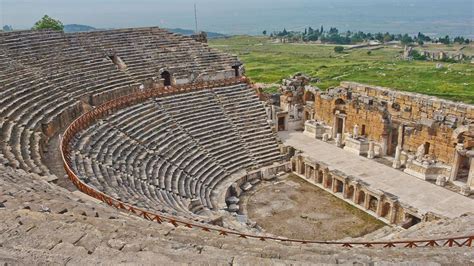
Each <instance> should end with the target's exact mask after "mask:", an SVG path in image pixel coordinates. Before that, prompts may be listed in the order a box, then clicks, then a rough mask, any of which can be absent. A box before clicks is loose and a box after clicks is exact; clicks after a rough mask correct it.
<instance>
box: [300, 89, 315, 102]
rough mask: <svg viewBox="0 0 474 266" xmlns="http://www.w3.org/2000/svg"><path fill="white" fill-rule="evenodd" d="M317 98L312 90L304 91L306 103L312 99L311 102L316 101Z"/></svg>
mask: <svg viewBox="0 0 474 266" xmlns="http://www.w3.org/2000/svg"><path fill="white" fill-rule="evenodd" d="M315 99H316V97H315V96H314V93H312V92H311V91H305V92H304V97H303V100H304V103H305V104H306V102H308V101H310V102H314V101H315Z"/></svg>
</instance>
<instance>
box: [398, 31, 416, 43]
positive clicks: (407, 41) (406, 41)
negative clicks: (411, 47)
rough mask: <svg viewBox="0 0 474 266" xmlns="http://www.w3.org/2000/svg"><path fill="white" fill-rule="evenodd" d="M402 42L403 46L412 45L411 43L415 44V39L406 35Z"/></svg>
mask: <svg viewBox="0 0 474 266" xmlns="http://www.w3.org/2000/svg"><path fill="white" fill-rule="evenodd" d="M400 42H401V43H402V44H410V43H412V42H413V38H412V37H410V36H408V34H406V33H405V34H404V35H403V36H402V38H401V39H400Z"/></svg>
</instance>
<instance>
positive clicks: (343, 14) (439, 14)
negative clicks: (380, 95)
mask: <svg viewBox="0 0 474 266" xmlns="http://www.w3.org/2000/svg"><path fill="white" fill-rule="evenodd" d="M194 3H197V7H198V19H199V26H200V29H203V30H208V31H217V32H223V33H250V34H256V33H259V32H261V31H262V30H263V29H267V30H269V31H272V30H276V29H281V28H283V27H286V28H287V29H295V30H297V29H302V28H303V27H306V26H308V25H313V26H318V25H321V24H324V25H326V26H328V27H329V26H337V27H339V28H341V29H350V30H365V31H372V32H374V31H379V30H380V31H383V30H385V31H392V32H397V31H398V32H408V33H411V32H412V31H413V32H417V31H423V32H425V33H430V32H434V33H443V32H444V31H448V32H459V33H462V34H465V35H472V34H473V33H472V32H473V28H474V22H473V21H474V18H473V13H474V8H473V5H474V4H473V3H474V0H284V1H283V0H260V1H258V0H169V1H162V0H135V1H126V0H123V1H118V0H80V1H79V0H61V1H60V0H48V1H46V0H0V24H1V25H3V24H9V25H13V28H15V29H26V28H30V27H31V26H32V25H33V24H34V22H35V21H37V20H38V19H39V18H41V17H42V16H43V15H44V14H48V15H50V16H52V17H55V18H58V19H60V20H61V21H62V22H63V23H64V24H70V23H76V24H86V25H91V26H94V27H99V28H122V27H138V26H161V27H167V28H175V27H181V28H187V29H193V28H194V11H193V5H194Z"/></svg>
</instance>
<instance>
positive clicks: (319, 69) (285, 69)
mask: <svg viewBox="0 0 474 266" xmlns="http://www.w3.org/2000/svg"><path fill="white" fill-rule="evenodd" d="M209 44H210V46H211V47H214V48H217V49H220V50H222V51H224V52H227V53H231V54H235V55H237V56H238V57H239V58H240V59H241V60H242V61H243V62H244V64H245V66H246V70H247V73H246V75H247V76H248V77H250V78H251V79H252V81H255V82H263V83H279V82H280V81H281V79H282V78H285V77H288V76H290V75H292V74H294V73H296V72H303V73H306V74H308V75H310V76H312V77H318V78H320V79H321V83H318V84H316V85H317V86H318V87H320V88H321V89H326V88H329V87H333V86H337V85H338V84H339V83H340V82H341V81H355V82H361V83H366V84H371V85H378V86H385V87H390V88H396V89H399V90H404V91H411V92H419V93H424V94H428V95H433V96H438V97H441V98H445V99H450V100H455V101H464V102H467V103H474V65H472V64H469V63H455V64H450V63H442V64H443V65H444V67H443V68H442V69H436V62H424V61H423V62H422V61H411V62H408V61H403V60H400V59H399V55H400V54H401V52H402V49H401V48H392V47H390V48H389V47H387V48H383V49H379V50H373V51H372V53H371V55H367V49H353V50H345V52H344V53H335V52H334V46H332V45H314V44H281V43H272V42H271V41H270V40H269V39H268V38H265V37H251V36H235V37H232V38H227V39H214V40H211V41H210V42H209ZM468 49H471V47H470V46H469V47H468Z"/></svg>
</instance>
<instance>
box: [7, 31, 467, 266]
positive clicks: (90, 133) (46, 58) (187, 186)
mask: <svg viewBox="0 0 474 266" xmlns="http://www.w3.org/2000/svg"><path fill="white" fill-rule="evenodd" d="M309 81H310V80H309V78H307V77H306V76H304V75H303V74H297V75H295V76H294V77H291V78H288V79H285V80H283V82H282V85H281V88H280V94H278V95H266V94H263V93H261V90H260V89H259V88H257V87H256V86H255V85H254V84H252V82H251V81H250V80H249V79H248V78H246V77H245V68H244V65H243V63H242V62H240V61H239V60H238V59H237V58H236V57H235V56H231V55H228V54H225V53H222V52H219V51H218V50H215V49H213V48H210V47H209V46H208V45H207V44H206V37H205V35H203V34H197V35H194V36H192V37H186V36H181V35H178V34H174V33H170V32H168V31H166V30H163V29H160V28H156V27H152V28H134V29H119V30H107V31H94V32H87V33H63V32H57V31H49V30H46V31H15V32H8V33H6V32H5V33H0V128H1V134H0V177H1V178H0V184H1V186H0V215H1V216H2V218H3V220H4V222H3V224H2V225H0V261H2V262H3V261H5V263H6V264H10V263H13V264H15V263H20V264H23V263H25V264H26V263H35V264H36V263H40V264H42V263H53V264H56V263H68V262H71V263H75V264H80V263H86V264H87V263H99V262H109V263H127V262H128V263H130V262H135V263H137V262H138V263H150V262H152V261H153V262H164V261H173V262H177V263H178V262H181V263H183V262H187V263H189V262H194V263H209V262H217V263H219V264H233V263H237V264H239V263H240V264H250V263H257V264H261V263H263V264H269V263H285V264H292V263H308V262H309V263H311V262H315V261H318V262H325V263H358V262H361V263H369V262H376V261H401V260H410V261H414V262H416V261H420V260H421V261H427V260H428V261H433V262H441V263H452V262H459V263H466V262H472V260H474V255H473V253H472V248H471V246H472V241H473V239H474V233H473V232H474V227H473V226H474V223H472V221H473V220H474V215H473V214H472V213H474V204H473V199H472V198H473V195H472V194H473V193H472V191H474V150H473V147H474V106H472V105H468V104H464V103H456V102H450V101H446V100H441V99H437V98H434V97H428V96H423V95H419V94H413V93H406V92H401V91H397V90H394V89H389V88H381V87H376V86H369V85H363V84H356V83H351V82H342V83H341V84H340V86H337V87H335V88H331V89H329V90H327V91H322V90H320V89H318V88H317V87H314V86H311V85H309V84H310V83H309ZM290 176H291V177H292V178H296V180H299V181H301V184H302V185H301V186H309V187H311V188H314V189H318V191H322V192H323V193H325V194H327V195H329V196H330V197H332V198H333V200H337V201H338V202H339V201H340V202H342V203H344V204H346V205H344V206H346V207H345V208H351V209H353V210H357V211H359V212H361V213H365V215H367V217H370V218H371V219H373V220H374V221H377V222H378V223H380V224H381V227H382V228H381V229H379V230H377V231H373V232H371V233H370V234H367V233H369V232H365V233H363V234H359V235H358V236H353V237H350V236H351V235H347V236H346V237H344V238H341V239H332V240H327V239H321V238H320V237H318V235H317V234H307V235H304V237H302V236H301V235H293V233H292V232H289V233H287V234H283V235H279V234H277V233H275V232H274V231H271V230H266V227H265V226H263V225H260V224H259V223H257V222H255V221H252V216H251V214H250V213H251V212H249V208H251V207H252V204H253V203H252V202H254V201H252V197H253V196H254V195H258V194H259V193H264V192H262V191H263V190H264V189H263V188H265V187H269V188H270V189H271V188H274V187H275V186H278V185H279V184H280V185H281V184H282V183H285V182H287V183H286V184H289V185H291V186H293V187H295V186H296V185H295V184H300V183H296V181H291V182H289V181H287V179H288V178H289V177H290ZM298 186H299V185H298ZM286 192H287V191H286V190H285V189H283V190H282V189H276V188H275V189H273V193H276V195H284V194H285V193H286ZM304 195H308V198H307V199H306V200H305V201H306V202H307V203H314V204H315V205H317V204H319V202H317V201H314V202H312V198H311V194H304ZM267 199H268V200H269V201H272V199H273V196H272V197H270V196H268V197H267ZM279 204H280V205H281V206H280V207H281V209H285V206H286V204H287V203H285V202H281V203H279ZM264 205H265V204H264ZM288 206H289V205H288ZM291 206H292V207H288V208H286V209H291V210H292V211H293V213H292V215H293V216H297V217H299V216H300V215H299V214H298V210H299V209H298V205H294V204H293V205H291ZM277 212H278V211H273V212H272V213H271V214H269V215H266V216H268V218H271V217H272V216H273V215H277ZM328 212H329V210H328ZM321 215H324V213H321ZM264 216H265V215H264ZM301 217H303V218H304V219H306V220H308V219H307V215H301ZM305 217H306V218H305ZM264 218H265V217H264ZM367 219H368V218H367ZM288 221H289V220H288ZM274 223H276V225H277V226H278V225H279V224H282V225H283V224H285V223H288V222H287V220H285V219H277V221H275V222H274ZM327 223H331V224H337V223H338V221H337V219H333V220H332V221H328V222H327ZM289 227H292V225H291V224H290V225H289ZM293 227H296V225H293ZM346 229H347V230H350V226H349V227H348V228H346ZM329 234H330V232H329ZM466 254H467V255H466ZM469 254H470V255H469Z"/></svg>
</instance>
